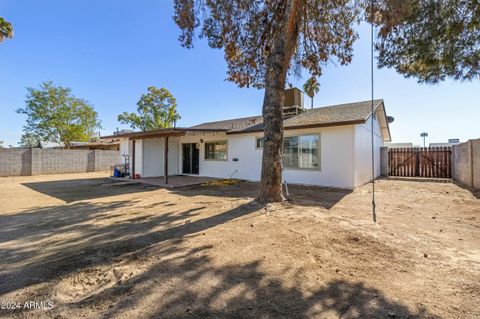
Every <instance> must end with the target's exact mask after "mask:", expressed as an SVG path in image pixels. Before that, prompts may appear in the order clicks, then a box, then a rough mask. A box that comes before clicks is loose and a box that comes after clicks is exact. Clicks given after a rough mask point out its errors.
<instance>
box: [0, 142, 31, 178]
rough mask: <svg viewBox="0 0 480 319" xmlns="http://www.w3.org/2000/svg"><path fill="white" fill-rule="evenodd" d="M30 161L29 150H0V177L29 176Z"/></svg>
mask: <svg viewBox="0 0 480 319" xmlns="http://www.w3.org/2000/svg"><path fill="white" fill-rule="evenodd" d="M31 160H32V152H31V150H30V149H8V148H0V176H28V175H31V173H32V169H31Z"/></svg>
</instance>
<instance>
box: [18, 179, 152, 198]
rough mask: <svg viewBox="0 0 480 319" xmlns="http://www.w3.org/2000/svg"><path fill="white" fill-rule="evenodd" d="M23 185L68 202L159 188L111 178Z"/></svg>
mask: <svg viewBox="0 0 480 319" xmlns="http://www.w3.org/2000/svg"><path fill="white" fill-rule="evenodd" d="M22 185H23V186H26V187H28V188H30V189H32V190H34V191H37V192H40V193H42V194H45V195H48V196H52V197H55V198H58V199H61V200H63V201H65V202H67V203H70V202H74V201H80V200H89V199H95V198H101V197H107V196H117V195H124V194H132V193H137V192H146V191H152V190H155V189H158V188H156V187H152V186H146V185H142V184H122V183H118V182H115V181H112V180H110V179H109V178H88V179H69V180H57V181H47V182H34V183H22Z"/></svg>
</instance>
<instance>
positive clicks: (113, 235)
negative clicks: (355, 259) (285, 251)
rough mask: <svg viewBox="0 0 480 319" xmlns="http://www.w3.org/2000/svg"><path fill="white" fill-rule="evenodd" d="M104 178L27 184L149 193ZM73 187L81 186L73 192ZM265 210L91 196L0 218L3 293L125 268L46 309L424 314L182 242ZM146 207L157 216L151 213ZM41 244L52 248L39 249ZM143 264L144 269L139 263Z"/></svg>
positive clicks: (362, 288) (296, 191)
mask: <svg viewBox="0 0 480 319" xmlns="http://www.w3.org/2000/svg"><path fill="white" fill-rule="evenodd" d="M104 181H105V179H94V180H93V181H92V180H90V182H88V180H87V181H85V180H79V181H73V183H72V181H62V182H45V183H30V185H26V186H28V187H31V188H32V189H36V190H38V191H42V190H43V192H45V193H47V194H49V195H51V196H55V197H59V198H62V199H63V200H65V201H67V202H71V201H74V200H79V199H89V198H97V197H101V196H110V195H113V194H112V193H114V194H119V193H115V192H120V194H129V193H133V192H138V191H145V189H144V188H143V187H139V186H138V185H128V186H125V187H120V188H119V189H115V188H107V187H104V186H102V183H104ZM83 183H84V184H83ZM31 184H34V185H31ZM46 185H48V187H46ZM95 187H98V188H97V189H94V188H95ZM257 187H258V184H256V183H244V184H242V185H241V186H237V185H232V186H228V187H216V186H202V187H194V188H188V189H178V190H174V191H172V192H174V193H176V194H177V195H182V196H198V195H212V196H224V197H237V198H238V197H252V196H254V194H255V190H256V188H257ZM76 188H78V189H79V191H74V190H75V189H76ZM290 192H291V193H292V195H293V197H294V199H295V201H296V202H297V203H298V204H299V205H316V206H322V207H324V208H327V209H328V208H330V207H332V206H333V205H335V204H336V203H337V202H338V201H340V200H341V199H342V198H343V197H344V196H346V195H347V194H348V193H349V191H343V190H334V189H324V188H315V187H301V186H291V188H290ZM89 193H90V194H89ZM261 208H262V206H261V205H258V204H257V203H256V202H255V201H250V202H248V203H245V204H243V205H239V206H236V207H234V208H232V209H228V210H226V211H219V212H218V213H216V214H214V215H209V216H202V214H203V210H204V209H205V206H198V207H194V208H189V209H188V210H184V211H178V210H177V208H176V206H175V205H171V203H169V202H167V201H159V202H157V203H154V204H150V205H147V206H142V205H141V202H136V201H113V202H108V203H94V202H87V201H84V202H74V203H69V204H66V205H61V206H51V207H44V208H39V209H30V210H26V211H23V212H20V213H17V214H10V215H5V216H0V225H2V226H1V227H2V232H1V233H0V244H4V243H7V242H9V241H13V240H18V241H19V244H16V245H9V246H5V247H6V248H4V249H2V250H1V251H0V265H1V266H2V267H1V271H0V295H3V294H7V293H12V292H16V291H22V289H32V290H34V292H33V293H32V295H31V296H34V295H35V296H45V295H48V294H50V295H49V296H50V297H51V298H56V296H57V295H56V294H57V293H58V287H59V286H61V284H62V283H63V282H65V281H68V280H70V279H71V280H70V284H71V286H67V287H69V288H71V289H72V290H73V291H80V289H78V290H77V288H78V287H77V286H75V285H82V284H85V285H86V286H88V285H90V283H89V280H90V278H89V279H88V280H86V281H85V282H86V283H84V281H83V279H82V278H83V277H82V275H85V276H87V275H89V274H92V273H94V271H96V270H98V269H100V270H102V271H103V270H105V269H107V270H109V271H112V269H113V272H114V273H115V270H118V271H117V272H119V273H120V275H118V278H117V277H115V278H117V279H118V281H116V282H115V283H114V284H112V285H110V286H105V287H103V288H102V287H100V288H98V289H97V288H96V289H95V291H94V292H93V293H88V291H87V293H85V294H84V296H83V297H82V296H80V297H79V296H69V295H68V291H67V296H66V297H65V296H64V297H63V298H64V301H63V303H57V306H56V307H55V308H54V309H53V310H51V311H50V313H48V315H51V317H59V315H60V316H61V317H66V318H69V317H73V316H78V315H80V314H81V313H82V312H84V311H88V309H90V311H91V312H90V313H88V312H85V313H82V314H81V315H85V316H87V317H88V316H89V315H93V314H94V315H95V317H102V318H117V317H119V316H121V315H122V316H124V317H135V316H137V317H138V316H139V315H138V313H136V312H135V309H142V315H141V316H140V317H142V318H159V317H161V318H186V317H188V318H205V317H234V318H318V317H327V318H328V317H335V318H336V317H342V318H344V317H345V318H392V317H395V318H421V317H425V316H427V314H426V311H425V310H424V309H417V310H416V311H413V310H411V309H409V308H408V307H406V306H405V305H403V304H402V303H400V302H396V301H392V300H390V299H388V298H387V297H386V296H385V295H384V294H383V292H382V291H380V290H377V289H375V288H372V287H369V286H367V285H366V284H365V283H363V282H355V281H345V280H333V281H329V282H325V283H322V285H321V286H320V288H318V287H319V285H316V286H315V287H317V288H316V289H306V288H305V287H301V285H299V284H293V285H292V283H289V284H286V283H285V282H283V281H282V279H281V278H279V277H276V276H272V275H270V274H269V273H267V272H266V268H265V266H264V265H263V264H262V260H261V259H257V260H254V261H248V262H244V263H241V264H227V263H218V261H215V260H213V259H212V257H210V256H208V255H207V253H208V251H209V250H210V249H212V247H211V246H208V245H203V246H199V247H193V248H192V247H191V246H188V245H187V244H186V243H185V242H186V240H187V236H188V238H190V239H191V238H192V237H194V236H201V234H202V232H204V231H207V230H209V229H210V228H213V227H216V226H219V225H222V224H225V223H228V222H231V221H233V220H236V219H239V218H243V217H246V216H249V215H252V214H255V213H256V212H258V211H259V210H261ZM122 209H128V213H125V212H119V210H122ZM146 210H148V211H149V212H150V211H151V214H148V215H146V214H145V211H146ZM116 217H119V218H118V219H115V218H116ZM109 219H112V220H113V221H111V220H109ZM43 242H47V243H48V245H46V246H42V243H43ZM192 242H193V243H195V241H191V242H190V244H189V245H191V244H192ZM7 247H8V248H7ZM187 247H188V248H187ZM40 252H41V253H40ZM137 262H138V263H139V265H140V267H135V265H136V263H137ZM125 265H133V268H134V269H135V273H133V272H132V274H131V275H129V276H127V274H122V270H121V269H122V267H123V266H125ZM99 274H100V275H102V273H99ZM46 282H48V283H49V284H50V286H47V287H46V288H44V289H46V290H47V291H38V292H36V291H35V289H40V288H37V286H36V285H37V284H42V283H46ZM95 287H96V286H95ZM86 289H87V290H88V287H87V288H86ZM31 296H29V298H32V297H31ZM70 297H71V299H68V298H70ZM22 313H23V314H25V316H26V317H28V316H30V315H32V313H30V310H23V311H22Z"/></svg>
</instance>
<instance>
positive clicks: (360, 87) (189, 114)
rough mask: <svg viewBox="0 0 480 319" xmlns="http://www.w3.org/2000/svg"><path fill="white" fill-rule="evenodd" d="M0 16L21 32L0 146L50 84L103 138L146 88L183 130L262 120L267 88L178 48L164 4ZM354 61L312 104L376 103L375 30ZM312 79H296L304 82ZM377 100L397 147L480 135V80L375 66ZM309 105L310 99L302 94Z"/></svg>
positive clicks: (59, 4)
mask: <svg viewBox="0 0 480 319" xmlns="http://www.w3.org/2000/svg"><path fill="white" fill-rule="evenodd" d="M0 16H3V17H4V18H5V19H6V20H7V21H9V22H11V23H12V25H13V27H14V30H15V36H14V38H13V39H12V40H5V41H4V42H3V43H0V110H1V116H0V140H3V141H4V145H5V146H8V145H13V146H18V142H19V140H20V137H21V134H22V126H23V124H24V123H25V115H21V114H17V113H16V112H15V110H16V109H18V108H20V107H23V106H24V104H25V95H26V88H27V87H38V86H39V85H40V83H42V82H43V81H47V80H51V81H53V82H54V83H55V84H56V85H62V86H65V87H69V88H71V89H72V93H73V94H74V95H75V96H77V97H81V98H84V99H86V100H88V101H89V102H90V103H92V104H93V105H94V106H95V109H96V110H97V112H98V113H99V118H100V120H101V122H102V130H101V134H102V135H107V134H111V133H112V132H113V131H115V130H116V129H117V128H119V129H122V128H128V127H127V126H125V125H121V124H120V123H118V121H117V116H118V114H120V113H122V112H124V111H128V112H134V111H135V110H136V102H137V101H138V99H139V98H140V96H141V94H143V93H145V92H146V90H147V87H149V86H156V87H165V88H167V89H168V90H170V92H172V94H173V95H174V96H175V98H176V99H177V105H178V106H177V110H178V112H179V113H180V115H181V116H182V119H181V120H180V121H179V122H178V123H177V125H178V126H190V125H195V124H199V123H202V122H209V121H215V120H223V119H229V118H235V117H243V116H251V115H258V114H261V108H262V101H263V91H262V90H257V89H252V88H250V89H245V88H238V87H237V86H236V85H235V84H234V83H231V82H228V81H226V80H225V78H226V64H225V61H224V58H223V51H221V50H216V49H211V48H209V47H208V45H207V44H206V41H205V40H201V39H197V40H196V41H195V47H194V48H193V49H185V48H183V47H181V45H180V43H179V41H178V36H179V34H180V32H179V29H178V27H177V26H176V25H175V23H174V22H173V19H172V16H173V4H172V2H171V1H167V0H142V1H130V0H101V1H100V0H69V1H65V0H43V1H38V0H0ZM358 32H359V35H360V39H359V40H357V42H356V43H355V48H354V58H353V62H352V63H351V64H350V65H348V66H340V65H338V64H337V65H335V64H329V65H328V66H327V67H326V68H325V69H324V73H323V75H322V77H321V78H320V80H319V81H320V84H321V88H320V92H319V93H318V95H317V96H316V97H315V101H314V105H315V107H319V106H326V105H333V104H340V103H347V102H355V101H364V100H368V99H370V96H371V93H370V92H371V91H370V90H371V87H370V38H369V32H370V31H369V27H368V26H367V25H361V26H359V27H358ZM306 79H307V76H305V77H304V78H300V79H292V80H291V83H292V84H293V85H294V86H297V87H300V88H301V86H302V85H303V83H304V82H305V80H306ZM374 79H375V80H374V81H375V85H374V92H375V98H383V99H384V101H385V106H386V110H387V114H388V115H391V116H393V117H394V118H395V121H394V122H393V123H392V124H390V130H391V134H392V138H393V142H413V143H414V144H422V143H423V142H422V138H421V137H420V133H421V132H424V131H425V132H428V135H429V137H428V138H427V143H429V142H446V141H447V140H448V139H450V138H459V139H460V140H461V141H465V140H468V139H471V138H479V137H480V82H479V81H478V80H477V81H474V82H455V81H451V80H448V81H445V82H443V83H441V84H438V85H425V84H418V83H417V81H416V80H415V79H405V78H404V77H403V76H402V75H399V74H397V73H396V72H395V71H394V70H392V69H381V70H378V69H375V72H374ZM305 105H306V106H309V105H310V101H309V98H308V97H305Z"/></svg>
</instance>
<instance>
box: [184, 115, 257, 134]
mask: <svg viewBox="0 0 480 319" xmlns="http://www.w3.org/2000/svg"><path fill="white" fill-rule="evenodd" d="M262 121H263V120H262V116H261V115H257V116H249V117H242V118H238V119H231V120H224V121H216V122H207V123H202V124H199V125H195V126H192V127H191V128H193V129H199V130H212V129H215V130H225V131H230V130H242V129H245V128H247V127H250V126H253V125H255V124H258V123H261V122H262Z"/></svg>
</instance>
